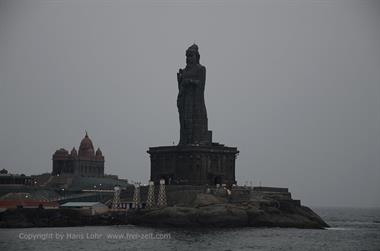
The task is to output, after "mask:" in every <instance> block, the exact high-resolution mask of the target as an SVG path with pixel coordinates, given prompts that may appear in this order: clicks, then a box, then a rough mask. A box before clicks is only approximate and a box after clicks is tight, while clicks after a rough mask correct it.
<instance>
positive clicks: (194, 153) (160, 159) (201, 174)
mask: <svg viewBox="0 0 380 251" xmlns="http://www.w3.org/2000/svg"><path fill="white" fill-rule="evenodd" d="M238 152H239V151H238V150H237V148H236V147H226V146H223V145H219V144H212V145H204V146H201V145H185V146H182V145H179V146H160V147H151V148H149V151H148V153H149V154H150V160H151V180H153V181H154V182H155V183H158V182H159V180H160V179H162V178H163V179H165V181H166V184H171V185H215V184H227V185H232V184H235V183H236V180H235V159H236V156H237V154H238Z"/></svg>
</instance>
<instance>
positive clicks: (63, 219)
mask: <svg viewBox="0 0 380 251" xmlns="http://www.w3.org/2000/svg"><path fill="white" fill-rule="evenodd" d="M121 224H127V221H126V217H125V213H124V214H107V215H95V216H87V215H83V214H81V213H80V212H79V211H76V210H71V209H40V208H17V209H11V210H7V211H5V212H2V213H0V228H30V227H78V226H107V225H121Z"/></svg>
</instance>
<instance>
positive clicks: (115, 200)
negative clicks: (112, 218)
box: [112, 186, 120, 210]
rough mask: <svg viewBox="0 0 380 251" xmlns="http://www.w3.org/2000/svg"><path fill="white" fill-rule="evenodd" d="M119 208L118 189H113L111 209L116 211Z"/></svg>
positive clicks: (116, 187) (117, 187)
mask: <svg viewBox="0 0 380 251" xmlns="http://www.w3.org/2000/svg"><path fill="white" fill-rule="evenodd" d="M119 207H120V187H119V186H115V187H114V194H113V201H112V209H113V210H116V209H118V208H119Z"/></svg>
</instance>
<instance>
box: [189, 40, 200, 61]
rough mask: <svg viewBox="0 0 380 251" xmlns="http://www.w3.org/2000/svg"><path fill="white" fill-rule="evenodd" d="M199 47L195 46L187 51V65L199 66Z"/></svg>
mask: <svg viewBox="0 0 380 251" xmlns="http://www.w3.org/2000/svg"><path fill="white" fill-rule="evenodd" d="M200 57H201V56H200V55H199V51H198V45H196V44H193V45H192V46H190V47H189V48H188V49H187V50H186V64H187V65H195V64H199V59H200Z"/></svg>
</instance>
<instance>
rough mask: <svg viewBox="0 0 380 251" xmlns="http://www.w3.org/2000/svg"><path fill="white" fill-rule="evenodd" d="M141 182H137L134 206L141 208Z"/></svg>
mask: <svg viewBox="0 0 380 251" xmlns="http://www.w3.org/2000/svg"><path fill="white" fill-rule="evenodd" d="M140 204H141V203H140V182H137V183H136V184H135V190H134V192H133V204H132V208H135V209H138V208H140Z"/></svg>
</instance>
